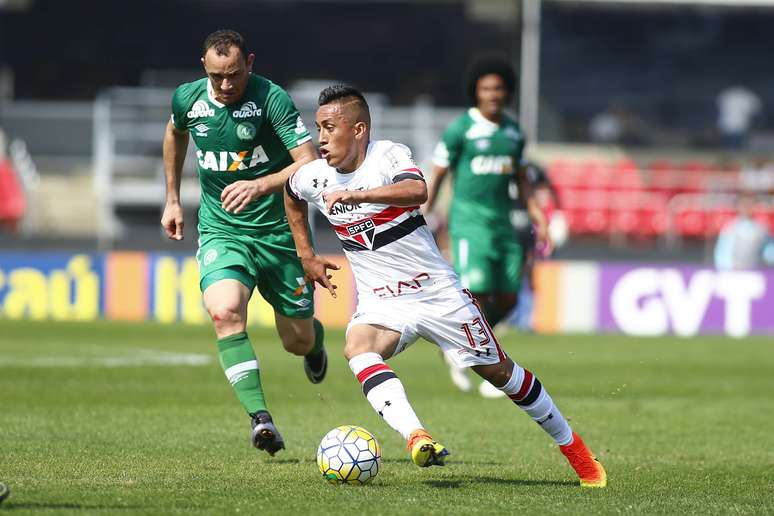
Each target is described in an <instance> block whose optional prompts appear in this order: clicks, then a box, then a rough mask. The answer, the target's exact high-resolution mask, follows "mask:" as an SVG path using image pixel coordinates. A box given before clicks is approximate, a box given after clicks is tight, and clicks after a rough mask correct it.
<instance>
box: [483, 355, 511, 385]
mask: <svg viewBox="0 0 774 516" xmlns="http://www.w3.org/2000/svg"><path fill="white" fill-rule="evenodd" d="M473 370H474V371H475V372H476V373H477V374H478V375H479V376H481V377H482V378H483V379H484V380H486V381H488V382H489V383H491V384H492V385H494V386H495V387H497V388H502V387H504V386H505V384H507V383H508V382H509V381H510V379H511V373H512V372H513V362H511V361H510V360H503V361H502V362H500V363H499V364H493V365H487V366H473Z"/></svg>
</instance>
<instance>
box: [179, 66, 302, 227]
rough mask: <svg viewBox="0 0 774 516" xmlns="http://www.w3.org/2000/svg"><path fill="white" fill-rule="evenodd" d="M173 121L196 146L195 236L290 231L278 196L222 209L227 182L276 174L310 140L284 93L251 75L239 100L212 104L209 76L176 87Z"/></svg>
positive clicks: (277, 194) (294, 107)
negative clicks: (240, 207)
mask: <svg viewBox="0 0 774 516" xmlns="http://www.w3.org/2000/svg"><path fill="white" fill-rule="evenodd" d="M172 123H174V124H175V127H176V128H178V129H179V130H188V131H190V134H191V136H192V137H193V140H194V143H195V144H196V158H197V160H198V166H197V169H198V172H199V184H200V186H201V205H200V208H199V233H200V234H201V233H205V232H213V231H214V232H226V233H232V234H242V235H256V234H264V233H269V232H276V231H287V230H289V227H288V224H287V219H286V218H285V209H284V206H283V200H282V192H281V191H280V192H276V193H273V194H269V195H266V196H263V197H260V198H258V199H256V200H255V201H253V202H252V203H250V204H248V205H247V207H246V208H245V209H244V211H242V212H241V213H238V214H233V213H227V212H226V211H225V210H224V209H223V208H222V207H221V200H220V194H221V192H222V191H223V189H224V188H225V187H226V186H228V185H229V184H231V183H233V182H235V181H240V180H243V179H255V178H256V177H260V176H264V175H266V174H271V173H274V172H279V171H280V170H282V169H283V168H285V167H286V166H288V165H290V164H291V163H292V162H293V159H292V158H291V156H290V153H289V152H288V150H290V149H293V148H294V147H297V146H299V145H301V144H302V143H304V142H307V141H309V140H311V139H312V137H311V136H310V135H309V131H307V129H306V127H305V126H304V123H303V121H302V120H301V116H300V115H299V113H298V110H297V109H296V106H295V105H294V104H293V101H292V100H291V98H290V96H289V95H288V94H287V92H286V91H285V90H283V89H282V88H280V87H279V86H277V85H276V84H274V83H273V82H271V81H269V80H268V79H265V78H263V77H261V76H259V75H255V74H250V78H249V80H248V84H247V89H246V90H245V94H244V96H243V97H242V99H241V100H240V101H238V102H236V103H234V104H232V105H229V106H227V105H224V104H222V103H220V102H218V101H217V100H215V98H214V96H213V93H212V88H211V85H210V81H209V79H208V78H206V77H205V78H203V79H199V80H198V81H194V82H189V83H186V84H182V85H180V86H179V87H178V88H177V89H176V90H175V94H174V95H173V97H172Z"/></svg>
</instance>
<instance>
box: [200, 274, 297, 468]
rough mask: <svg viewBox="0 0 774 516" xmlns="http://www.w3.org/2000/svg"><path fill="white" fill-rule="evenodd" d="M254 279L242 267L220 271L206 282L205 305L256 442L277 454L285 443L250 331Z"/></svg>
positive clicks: (223, 361)
mask: <svg viewBox="0 0 774 516" xmlns="http://www.w3.org/2000/svg"><path fill="white" fill-rule="evenodd" d="M251 281H252V279H251V278H250V276H249V275H248V274H247V273H246V271H244V269H241V268H238V267H230V268H225V269H219V270H216V271H213V272H211V273H210V274H208V275H207V276H205V277H204V278H203V280H202V288H203V289H204V306H205V308H206V310H207V313H208V314H209V315H210V318H211V319H212V323H213V326H214V328H215V335H216V336H217V337H218V355H219V358H220V364H221V367H223V371H224V372H225V374H226V378H227V379H228V381H229V383H231V386H232V388H233V389H234V393H235V394H236V396H237V399H238V400H239V402H240V403H241V404H242V407H244V409H245V411H246V412H247V413H248V415H249V416H250V418H251V419H252V428H253V433H252V442H253V445H254V446H255V447H256V448H259V449H262V450H266V451H267V452H268V453H269V454H271V455H274V453H276V452H277V451H278V450H280V449H281V448H284V447H285V446H284V441H283V439H282V436H281V435H280V433H279V431H278V430H277V428H276V427H275V426H274V423H273V421H272V418H271V415H270V414H269V412H268V410H267V408H266V399H265V396H264V393H263V385H262V384H261V373H260V368H259V364H258V359H257V357H256V356H255V351H254V350H253V345H252V343H251V342H250V338H249V337H248V335H247V332H246V326H247V303H248V301H249V300H250V294H251V292H252V288H248V285H249V284H250V282H251Z"/></svg>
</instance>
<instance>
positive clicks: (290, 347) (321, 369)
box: [274, 311, 328, 383]
mask: <svg viewBox="0 0 774 516" xmlns="http://www.w3.org/2000/svg"><path fill="white" fill-rule="evenodd" d="M274 322H275V324H276V326H277V333H278V334H279V336H280V340H281V341H282V346H283V347H284V348H285V350H286V351H287V352H288V353H292V354H294V355H298V356H302V357H304V372H305V373H306V376H307V378H309V381H310V382H312V383H320V382H322V381H323V379H324V378H325V373H326V372H327V370H328V354H327V353H326V351H325V346H324V344H323V342H324V339H325V330H324V329H323V325H322V323H321V322H320V321H318V320H317V319H314V318H312V317H306V318H304V319H296V318H293V317H287V316H285V315H282V314H281V313H278V312H276V311H275V312H274Z"/></svg>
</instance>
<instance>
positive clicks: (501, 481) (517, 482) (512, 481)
mask: <svg viewBox="0 0 774 516" xmlns="http://www.w3.org/2000/svg"><path fill="white" fill-rule="evenodd" d="M422 483H423V484H425V485H427V486H430V487H434V488H436V489H458V488H460V487H463V486H469V485H471V484H476V483H479V484H497V485H505V486H523V487H530V486H547V487H564V486H572V487H575V486H577V485H578V483H577V482H573V481H571V480H528V479H520V478H497V477H462V478H460V479H449V480H425V481H423V482H422Z"/></svg>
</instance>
